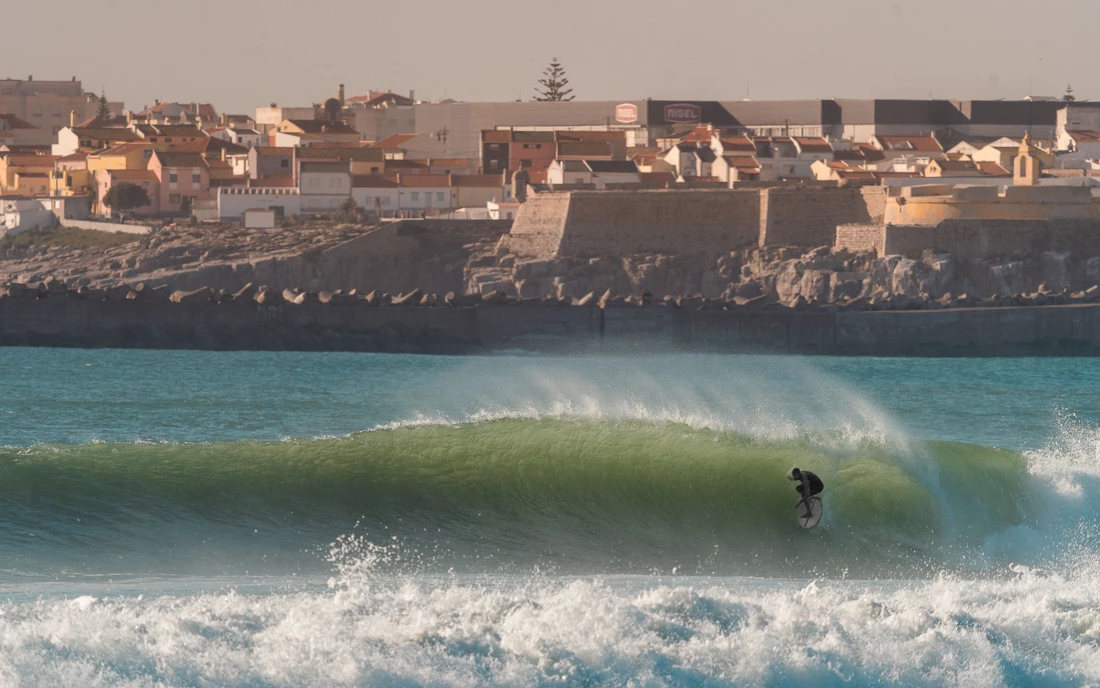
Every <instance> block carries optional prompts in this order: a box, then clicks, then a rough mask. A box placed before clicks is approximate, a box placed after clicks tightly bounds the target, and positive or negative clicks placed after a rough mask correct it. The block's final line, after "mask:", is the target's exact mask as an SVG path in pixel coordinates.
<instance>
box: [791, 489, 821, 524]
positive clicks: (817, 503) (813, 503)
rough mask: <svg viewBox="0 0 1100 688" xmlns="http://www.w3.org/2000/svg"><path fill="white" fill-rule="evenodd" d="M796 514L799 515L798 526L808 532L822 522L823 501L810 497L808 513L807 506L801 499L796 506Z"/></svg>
mask: <svg viewBox="0 0 1100 688" xmlns="http://www.w3.org/2000/svg"><path fill="white" fill-rule="evenodd" d="M794 509H795V513H796V514H797V515H798V525H800V526H802V527H803V528H805V529H806V530H809V529H810V528H813V527H814V526H816V525H817V522H818V521H820V520H821V499H820V498H818V497H810V510H809V512H808V513H807V511H806V504H805V503H804V502H803V501H802V500H801V499H800V500H798V501H797V502H795V504H794Z"/></svg>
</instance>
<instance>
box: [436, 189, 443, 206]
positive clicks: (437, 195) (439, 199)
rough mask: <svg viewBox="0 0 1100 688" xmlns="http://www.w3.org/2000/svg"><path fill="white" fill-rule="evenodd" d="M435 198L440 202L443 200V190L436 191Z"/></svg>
mask: <svg viewBox="0 0 1100 688" xmlns="http://www.w3.org/2000/svg"><path fill="white" fill-rule="evenodd" d="M435 200H437V201H439V202H440V203H442V202H443V192H442V191H440V192H438V193H436V195H435Z"/></svg>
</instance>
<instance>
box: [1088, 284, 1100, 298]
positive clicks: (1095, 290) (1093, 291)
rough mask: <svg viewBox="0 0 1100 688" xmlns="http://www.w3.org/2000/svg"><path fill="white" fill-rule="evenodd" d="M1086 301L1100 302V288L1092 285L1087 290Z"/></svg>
mask: <svg viewBox="0 0 1100 688" xmlns="http://www.w3.org/2000/svg"><path fill="white" fill-rule="evenodd" d="M1085 300H1086V301H1088V302H1089V303H1092V302H1093V301H1097V300H1100V286H1097V285H1095V284H1094V285H1092V286H1091V287H1089V288H1088V289H1086V290H1085Z"/></svg>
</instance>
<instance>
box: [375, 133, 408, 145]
mask: <svg viewBox="0 0 1100 688" xmlns="http://www.w3.org/2000/svg"><path fill="white" fill-rule="evenodd" d="M417 136H420V134H394V135H393V136H390V137H389V138H385V139H382V140H381V141H377V142H375V144H374V145H373V146H371V147H372V148H400V147H401V146H404V145H405V144H406V143H408V142H409V141H412V140H413V139H415V138H416V137H417Z"/></svg>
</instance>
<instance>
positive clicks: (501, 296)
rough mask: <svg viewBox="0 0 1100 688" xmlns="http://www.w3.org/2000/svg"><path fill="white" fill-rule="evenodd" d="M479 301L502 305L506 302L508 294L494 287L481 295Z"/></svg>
mask: <svg viewBox="0 0 1100 688" xmlns="http://www.w3.org/2000/svg"><path fill="white" fill-rule="evenodd" d="M481 302H482V303H483V304H485V305H488V306H504V305H507V303H508V295H507V294H505V293H504V292H502V291H500V290H499V289H494V290H492V291H491V292H488V293H487V294H482V295H481Z"/></svg>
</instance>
